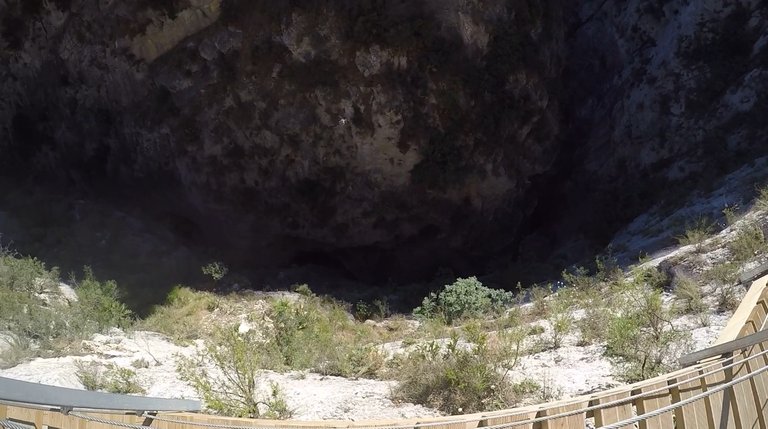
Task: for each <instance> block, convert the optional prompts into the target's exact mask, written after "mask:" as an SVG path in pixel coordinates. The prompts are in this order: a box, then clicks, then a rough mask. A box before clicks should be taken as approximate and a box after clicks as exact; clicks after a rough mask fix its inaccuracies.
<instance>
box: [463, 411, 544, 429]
mask: <svg viewBox="0 0 768 429" xmlns="http://www.w3.org/2000/svg"><path fill="white" fill-rule="evenodd" d="M510 411H513V412H514V413H513V414H512V415H510ZM505 414H506V415H505ZM536 414H538V412H537V411H536V410H535V409H521V410H505V411H499V412H495V413H487V414H483V416H482V418H481V419H480V424H479V425H478V427H488V426H495V425H502V424H505V423H513V422H524V421H526V420H532V419H534V418H536ZM515 429H533V423H529V424H527V425H520V426H515Z"/></svg>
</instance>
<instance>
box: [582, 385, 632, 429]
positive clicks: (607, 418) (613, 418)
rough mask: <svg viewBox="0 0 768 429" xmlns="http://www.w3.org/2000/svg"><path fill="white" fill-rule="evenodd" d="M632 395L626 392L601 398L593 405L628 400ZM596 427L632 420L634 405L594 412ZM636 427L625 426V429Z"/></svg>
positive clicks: (628, 391) (629, 391) (630, 392)
mask: <svg viewBox="0 0 768 429" xmlns="http://www.w3.org/2000/svg"><path fill="white" fill-rule="evenodd" d="M631 395H632V391H631V390H627V391H625V392H620V393H615V394H613V395H608V396H601V397H600V398H598V399H596V400H594V401H593V403H592V405H600V404H605V403H608V402H613V401H617V400H619V399H626V398H629V397H630V396H631ZM594 416H595V426H596V427H601V426H605V425H608V424H611V423H616V422H620V421H622V420H626V419H629V418H632V403H631V402H627V403H626V404H620V405H614V406H612V407H609V408H603V409H599V410H595V411H594ZM634 427H635V426H634V425H629V426H624V429H634Z"/></svg>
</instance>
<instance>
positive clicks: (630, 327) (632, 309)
mask: <svg viewBox="0 0 768 429" xmlns="http://www.w3.org/2000/svg"><path fill="white" fill-rule="evenodd" d="M671 319H672V315H671V314H670V313H669V311H668V310H666V309H665V308H664V306H663V304H662V300H661V292H660V291H659V290H656V289H649V288H647V287H636V288H635V289H634V290H632V291H629V293H627V295H626V297H625V302H624V305H623V307H622V308H621V309H620V311H619V313H618V314H617V315H615V316H613V318H612V319H611V321H610V322H609V325H608V338H607V344H606V353H607V354H608V355H609V356H613V357H616V358H619V359H620V360H621V363H622V364H623V365H622V366H621V368H622V370H621V374H620V376H621V377H622V378H624V379H625V380H627V381H629V382H632V381H638V380H644V379H647V378H650V377H653V376H656V375H658V374H661V373H663V372H665V371H669V370H671V369H672V367H671V366H670V364H669V362H673V361H674V360H675V359H676V358H677V357H679V356H677V355H678V354H681V353H682V351H683V348H684V347H685V344H686V341H687V337H686V334H685V333H683V332H681V331H679V330H677V329H676V328H675V327H674V326H673V325H672V323H671Z"/></svg>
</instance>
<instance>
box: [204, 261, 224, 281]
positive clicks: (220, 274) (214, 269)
mask: <svg viewBox="0 0 768 429" xmlns="http://www.w3.org/2000/svg"><path fill="white" fill-rule="evenodd" d="M202 271H203V274H205V275H207V276H209V277H211V278H212V279H213V281H215V282H218V281H220V280H221V279H223V278H224V276H226V275H227V274H228V273H229V268H227V266H226V265H224V264H223V263H221V262H218V261H214V262H211V263H208V264H205V265H203V267H202Z"/></svg>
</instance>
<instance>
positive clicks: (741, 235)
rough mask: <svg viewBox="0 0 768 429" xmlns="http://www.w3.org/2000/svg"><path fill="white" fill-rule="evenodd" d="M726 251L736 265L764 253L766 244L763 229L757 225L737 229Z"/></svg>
mask: <svg viewBox="0 0 768 429" xmlns="http://www.w3.org/2000/svg"><path fill="white" fill-rule="evenodd" d="M728 250H729V251H730V252H731V255H732V256H733V261H734V262H736V263H744V262H747V261H749V260H750V259H752V258H754V257H755V256H757V255H759V254H761V253H763V252H765V250H766V243H765V235H764V234H763V229H762V228H760V226H759V225H755V224H749V225H746V226H744V227H743V228H741V229H739V231H738V232H737V233H736V236H735V237H734V239H733V241H731V242H730V243H728Z"/></svg>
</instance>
